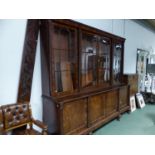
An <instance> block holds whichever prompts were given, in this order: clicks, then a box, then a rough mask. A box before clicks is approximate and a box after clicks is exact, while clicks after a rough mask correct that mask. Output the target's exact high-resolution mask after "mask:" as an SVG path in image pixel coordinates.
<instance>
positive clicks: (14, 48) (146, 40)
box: [0, 19, 155, 120]
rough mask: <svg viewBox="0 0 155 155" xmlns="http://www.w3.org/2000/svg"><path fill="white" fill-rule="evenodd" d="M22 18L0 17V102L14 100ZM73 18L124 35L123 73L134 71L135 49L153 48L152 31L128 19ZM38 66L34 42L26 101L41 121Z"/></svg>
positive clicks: (23, 24) (18, 65) (154, 35)
mask: <svg viewBox="0 0 155 155" xmlns="http://www.w3.org/2000/svg"><path fill="white" fill-rule="evenodd" d="M26 21H27V20H0V72H1V74H0V105H2V104H8V103H14V102H16V98H17V90H18V81H19V74H20V65H21V60H22V51H23V43H24V36H25V30H26ZM76 21H79V22H82V23H84V24H87V25H91V26H93V27H97V28H99V29H102V30H105V31H108V32H110V33H114V34H116V35H119V36H122V37H125V38H126V42H125V59H124V60H125V62H124V63H125V65H124V72H125V73H135V70H136V50H137V48H142V49H146V50H149V49H153V50H154V51H155V33H153V32H152V31H150V30H148V29H145V28H144V27H143V26H141V25H139V24H137V23H135V22H134V21H132V20H123V19H119V20H116V19H114V20H112V19H109V20H108V19H106V20H103V19H93V20H84V19H79V20H76ZM40 68H41V67H40V44H38V45H37V54H36V61H35V68H34V76H33V83H32V94H31V101H30V102H31V105H32V112H33V116H34V117H35V118H37V119H39V120H42V100H41V94H42V93H41V69H40Z"/></svg>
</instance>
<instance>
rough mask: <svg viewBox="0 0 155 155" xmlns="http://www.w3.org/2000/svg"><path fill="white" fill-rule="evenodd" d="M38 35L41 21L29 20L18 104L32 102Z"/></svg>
mask: <svg viewBox="0 0 155 155" xmlns="http://www.w3.org/2000/svg"><path fill="white" fill-rule="evenodd" d="M38 33H39V20H36V19H30V20H28V22H27V29H26V34H25V42H24V48H23V57H22V64H21V72H20V81H19V88H18V97H17V102H18V103H19V102H25V101H26V102H29V101H30V95H31V86H32V79H33V70H34V64H35V55H36V45H37V39H38Z"/></svg>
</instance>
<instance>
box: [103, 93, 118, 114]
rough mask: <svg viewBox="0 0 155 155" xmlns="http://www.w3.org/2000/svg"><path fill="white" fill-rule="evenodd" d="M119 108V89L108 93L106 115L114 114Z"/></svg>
mask: <svg viewBox="0 0 155 155" xmlns="http://www.w3.org/2000/svg"><path fill="white" fill-rule="evenodd" d="M117 109H118V90H115V91H111V92H108V93H107V94H106V116H108V115H111V114H113V113H114V112H116V111H117Z"/></svg>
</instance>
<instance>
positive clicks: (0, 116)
mask: <svg viewBox="0 0 155 155" xmlns="http://www.w3.org/2000/svg"><path fill="white" fill-rule="evenodd" d="M2 134H4V117H3V112H2V108H1V107H0V135H2Z"/></svg>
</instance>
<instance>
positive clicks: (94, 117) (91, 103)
mask: <svg viewBox="0 0 155 155" xmlns="http://www.w3.org/2000/svg"><path fill="white" fill-rule="evenodd" d="M105 109H106V108H105V95H104V94H100V95H94V96H90V97H89V100H88V125H89V126H91V125H92V124H94V123H95V122H97V121H99V120H101V119H104V117H105Z"/></svg>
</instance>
